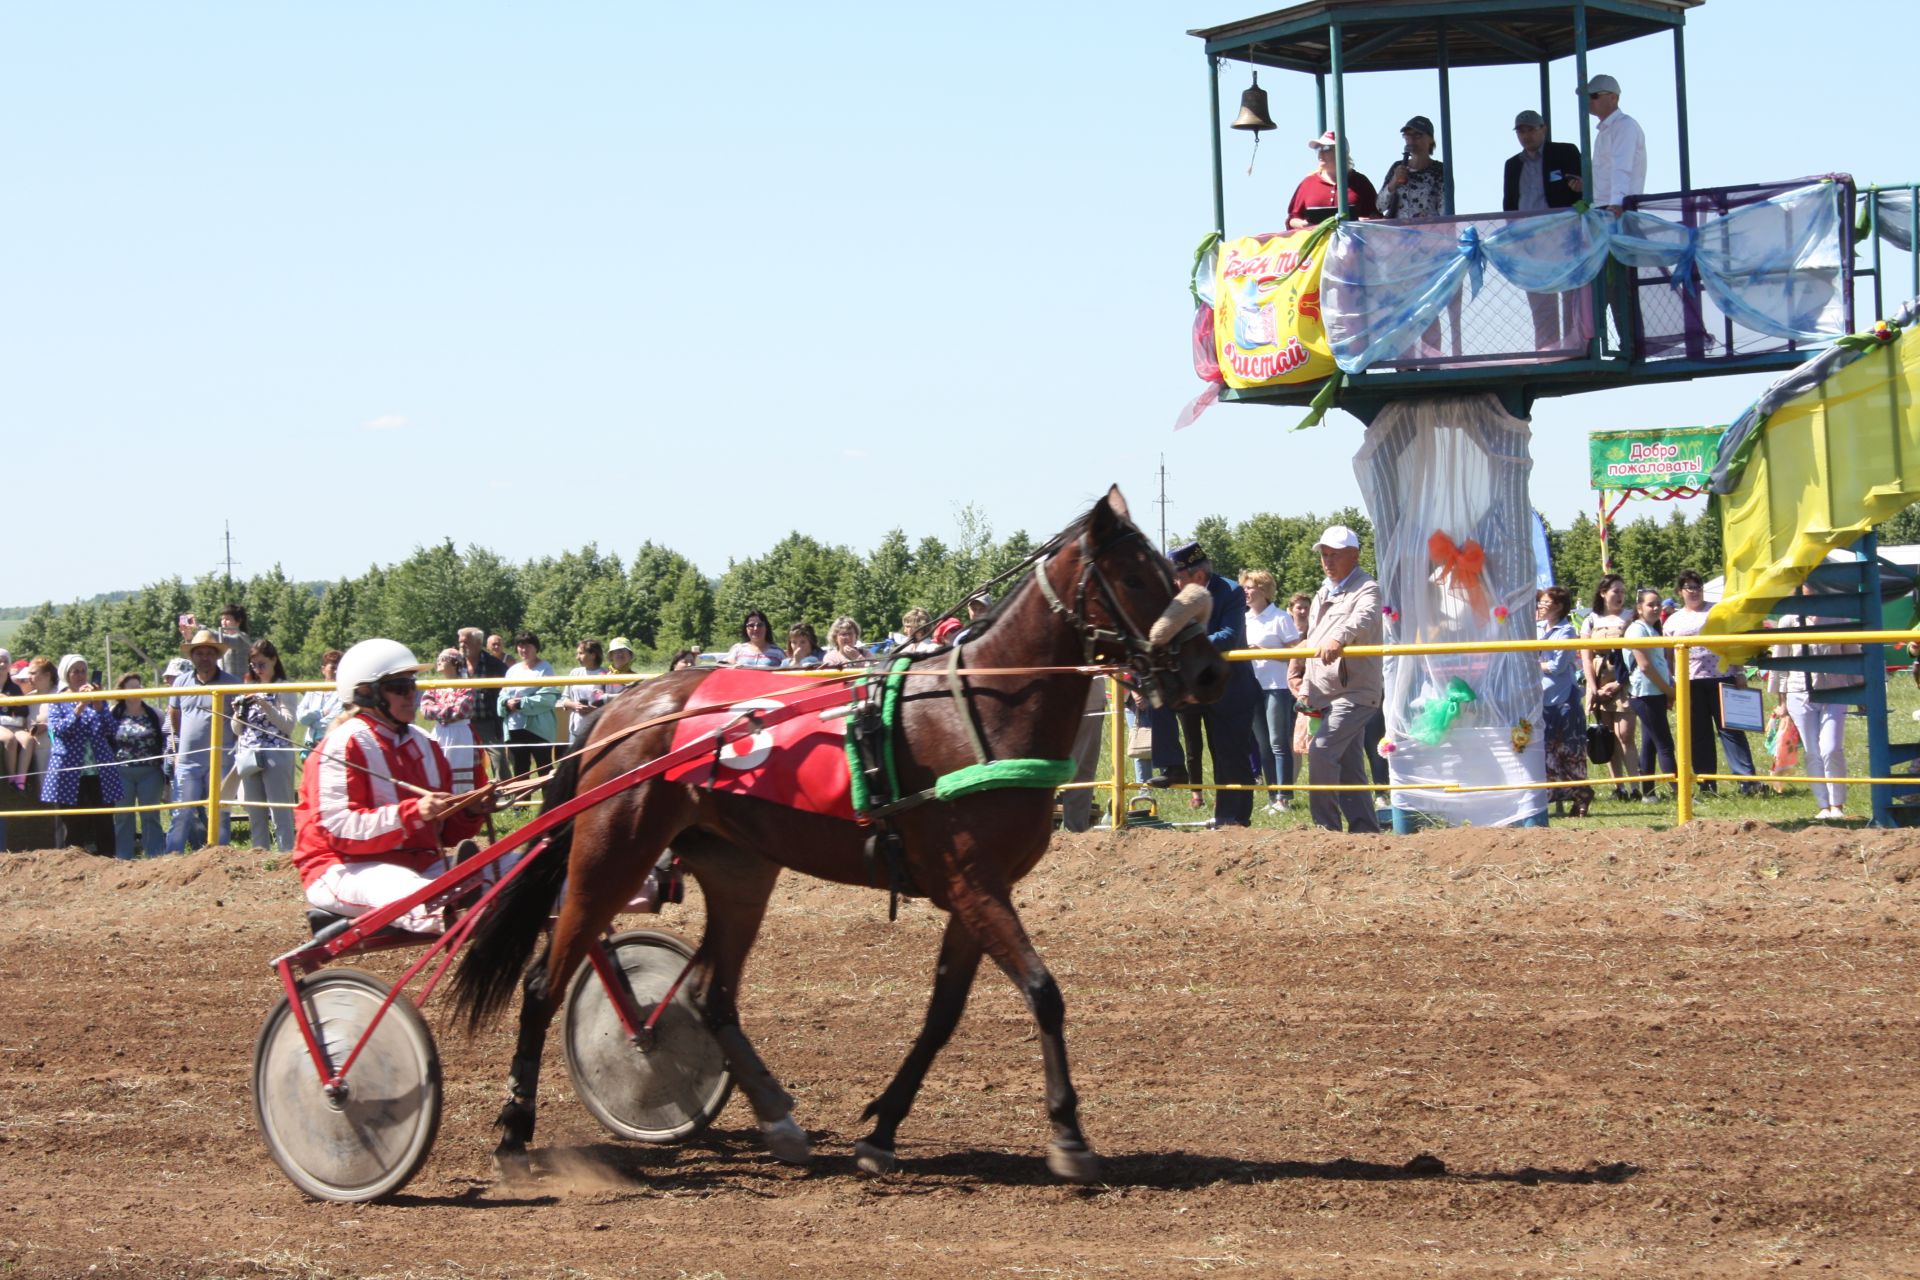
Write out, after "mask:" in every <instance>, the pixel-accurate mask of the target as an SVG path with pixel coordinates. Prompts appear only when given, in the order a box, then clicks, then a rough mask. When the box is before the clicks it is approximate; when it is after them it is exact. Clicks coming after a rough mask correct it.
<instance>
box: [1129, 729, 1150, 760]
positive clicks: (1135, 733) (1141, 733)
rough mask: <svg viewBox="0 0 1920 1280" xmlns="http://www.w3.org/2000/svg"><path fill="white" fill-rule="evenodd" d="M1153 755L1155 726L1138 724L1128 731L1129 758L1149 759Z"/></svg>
mask: <svg viewBox="0 0 1920 1280" xmlns="http://www.w3.org/2000/svg"><path fill="white" fill-rule="evenodd" d="M1152 756H1153V726H1152V725H1150V724H1136V725H1135V726H1133V728H1132V729H1131V730H1130V731H1128V733H1127V758H1128V759H1129V760H1147V759H1151V758H1152Z"/></svg>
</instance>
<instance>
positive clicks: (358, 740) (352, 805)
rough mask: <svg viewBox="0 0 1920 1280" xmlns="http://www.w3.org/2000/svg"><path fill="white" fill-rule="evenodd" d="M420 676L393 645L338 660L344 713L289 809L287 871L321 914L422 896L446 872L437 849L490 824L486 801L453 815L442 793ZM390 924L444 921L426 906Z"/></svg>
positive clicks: (413, 927) (449, 783)
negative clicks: (292, 835)
mask: <svg viewBox="0 0 1920 1280" xmlns="http://www.w3.org/2000/svg"><path fill="white" fill-rule="evenodd" d="M424 669H425V664H424V663H421V662H419V661H418V660H416V659H415V658H414V656H413V653H412V652H411V651H410V650H409V649H408V648H407V647H406V646H405V645H403V644H401V643H400V642H399V641H397V640H362V641H361V642H360V643H359V644H356V645H354V646H353V647H352V648H351V649H348V650H347V651H346V653H344V654H343V655H341V658H340V664H339V667H338V668H337V671H336V674H335V681H336V687H337V689H338V691H339V694H340V705H341V708H342V714H341V716H340V718H339V719H337V720H335V721H334V723H333V726H332V727H331V728H330V729H329V730H328V731H327V734H326V736H325V737H324V738H323V739H322V740H321V742H320V745H319V746H318V747H317V748H315V749H314V751H313V753H312V754H311V755H309V756H308V757H307V761H306V768H305V771H304V773H303V774H302V777H301V783H300V802H299V805H298V806H297V807H296V808H295V810H294V824H295V828H296V830H297V832H298V839H297V841H296V842H295V846H294V853H293V861H294V866H295V868H296V869H297V870H298V871H299V872H300V883H301V884H302V885H303V886H304V887H305V889H306V896H307V901H308V902H309V903H311V904H312V905H313V906H315V907H318V908H319V909H320V910H322V911H328V912H331V913H333V914H334V915H339V916H357V915H361V914H363V913H365V912H368V911H372V910H374V909H375V908H378V907H382V906H385V905H386V904H388V903H390V902H396V901H398V900H399V899H401V898H404V897H406V896H407V895H409V894H411V893H413V892H415V891H417V890H419V889H420V888H422V887H423V886H425V885H426V884H427V883H428V882H429V881H431V880H433V879H434V878H436V877H438V876H439V875H441V874H443V873H444V872H445V871H447V870H448V868H449V866H450V865H451V864H450V862H449V860H448V859H447V858H446V856H445V855H444V853H443V852H442V850H443V848H444V847H445V846H447V845H451V844H457V843H459V842H460V841H461V840H464V839H466V838H467V837H469V836H472V835H474V834H475V833H476V832H478V831H479V830H480V827H481V825H482V824H483V823H484V822H485V820H486V811H487V806H486V805H485V804H484V803H473V804H468V805H466V806H465V807H464V808H462V809H459V810H458V811H456V812H452V813H449V811H450V810H452V809H453V806H454V805H455V804H456V803H457V802H458V801H459V800H461V799H464V797H456V796H454V795H451V794H449V793H450V791H451V789H452V787H453V768H452V766H451V765H450V764H448V762H447V757H446V755H445V754H444V753H443V752H442V751H441V750H440V746H439V744H438V743H436V742H434V740H433V739H432V738H430V737H428V736H427V735H426V734H425V733H424V732H422V731H421V730H420V729H418V728H416V727H415V726H414V723H413V717H414V713H415V711H416V710H418V705H419V696H420V694H419V686H418V685H417V683H416V677H417V676H418V675H419V673H420V672H421V671H422V670H424ZM395 927H397V928H400V929H404V930H407V931H409V932H414V933H437V932H440V931H441V929H442V928H443V927H444V924H443V921H442V919H441V916H440V912H439V911H438V910H437V909H433V908H430V907H429V906H428V905H427V904H422V905H421V906H419V907H416V908H414V909H413V910H411V911H409V912H407V914H405V915H404V916H402V917H400V919H399V920H397V921H395Z"/></svg>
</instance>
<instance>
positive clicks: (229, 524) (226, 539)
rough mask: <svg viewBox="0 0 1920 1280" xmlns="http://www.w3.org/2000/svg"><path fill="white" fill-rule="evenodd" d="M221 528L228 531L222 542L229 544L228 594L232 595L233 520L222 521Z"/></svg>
mask: <svg viewBox="0 0 1920 1280" xmlns="http://www.w3.org/2000/svg"><path fill="white" fill-rule="evenodd" d="M221 528H223V529H225V530H226V532H225V533H224V534H223V535H222V541H224V542H225V543H226V544H227V571H226V580H227V594H228V595H232V594H233V521H231V520H223V521H221Z"/></svg>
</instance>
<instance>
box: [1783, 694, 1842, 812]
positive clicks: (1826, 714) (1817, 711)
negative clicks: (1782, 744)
mask: <svg viewBox="0 0 1920 1280" xmlns="http://www.w3.org/2000/svg"><path fill="white" fill-rule="evenodd" d="M1787 714H1788V715H1789V716H1792V717H1793V723H1794V725H1795V727H1797V728H1798V729H1799V730H1800V741H1801V744H1802V745H1803V746H1804V747H1805V749H1806V753H1807V757H1806V768H1807V776H1808V777H1809V778H1822V777H1826V778H1841V777H1845V776H1846V772H1847V747H1846V741H1847V707H1846V704H1845V703H1843V702H1813V701H1811V700H1809V699H1808V697H1807V695H1806V694H1804V693H1789V694H1788V695H1787ZM1812 786H1813V798H1814V801H1815V803H1816V804H1818V805H1819V806H1820V808H1822V809H1838V808H1840V807H1842V806H1843V805H1845V804H1846V803H1847V784H1846V783H1844V782H1816V783H1813V784H1812Z"/></svg>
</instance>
